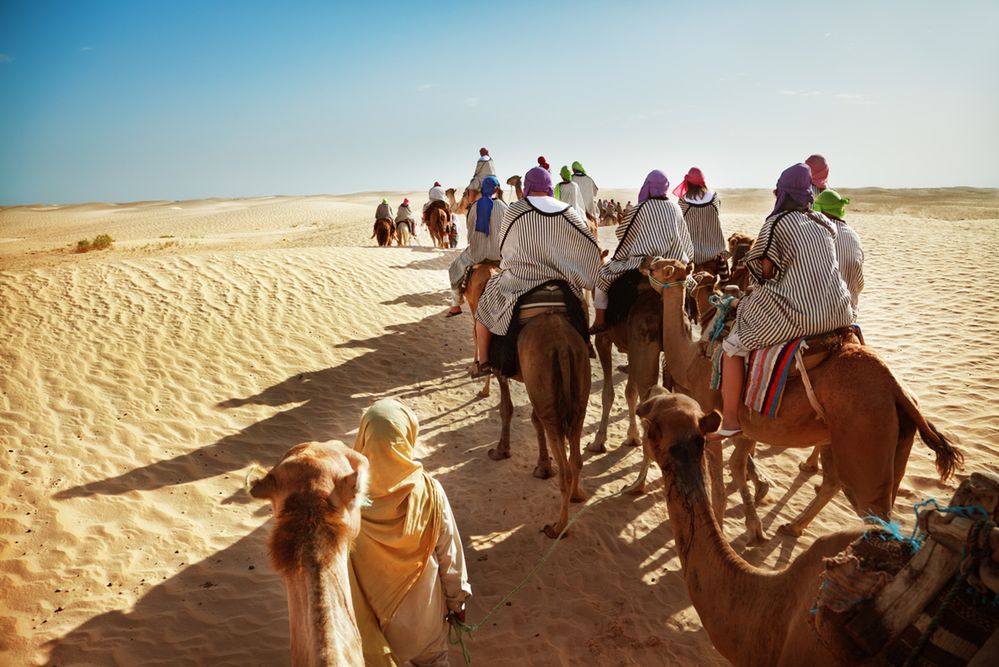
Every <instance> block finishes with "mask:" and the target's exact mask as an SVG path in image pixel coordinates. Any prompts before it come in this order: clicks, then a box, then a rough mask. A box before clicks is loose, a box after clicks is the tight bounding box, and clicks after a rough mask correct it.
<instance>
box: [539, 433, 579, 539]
mask: <svg viewBox="0 0 999 667" xmlns="http://www.w3.org/2000/svg"><path fill="white" fill-rule="evenodd" d="M542 427H543V429H544V432H545V439H546V440H547V442H548V449H549V450H550V451H552V452H554V453H555V458H556V459H557V463H558V483H559V484H558V485H559V490H560V491H561V495H562V506H561V509H560V510H559V518H558V522H557V523H555V524H554V525H552V524H546V525H545V526H544V528H542V530H543V531H544V533H545V535H547V536H548V537H550V538H552V539H554V538H557V537H558V536H559V535H560V534H561V533H562V531H563V530H565V527H566V526H567V525H568V524H569V497H570V496H571V495H572V483H573V482H572V472H571V471H570V470H569V462H568V461H567V460H566V459H567V457H566V452H565V443H564V442H562V440H563V438H562V436H561V435H560V434H559V432H558V428H557V427H556V426H555V425H553V424H543V425H542Z"/></svg>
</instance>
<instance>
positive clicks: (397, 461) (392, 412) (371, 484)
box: [351, 398, 443, 627]
mask: <svg viewBox="0 0 999 667" xmlns="http://www.w3.org/2000/svg"><path fill="white" fill-rule="evenodd" d="M419 429H420V425H419V422H418V421H417V419H416V415H415V414H413V411H412V410H410V409H409V408H407V407H406V406H405V405H403V404H402V403H400V402H399V401H397V400H395V399H392V398H385V399H382V400H380V401H376V402H375V403H374V404H373V405H372V406H371V407H370V408H368V410H367V412H365V413H364V416H363V417H361V426H360V428H359V429H358V431H357V440H356V441H355V442H354V449H355V450H356V451H359V452H361V453H362V454H364V455H365V456H366V457H368V463H369V464H370V468H369V470H370V474H369V481H368V498H369V500H370V503H371V504H370V505H369V506H368V507H365V508H363V509H362V510H361V533H360V535H358V537H357V542H356V543H355V545H354V551H353V553H352V554H351V560H352V563H353V567H354V571H355V573H356V575H357V581H358V584H359V587H360V589H361V593H362V594H363V596H364V598H365V599H366V600H367V602H368V604H369V605H370V606H371V610H372V611H373V612H374V615H375V617H376V618H377V619H378V623H379V625H380V626H381V627H385V624H386V623H387V622H388V621H389V620H390V619H391V618H392V616H393V615H395V612H396V610H397V609H398V608H399V604H400V603H402V600H403V598H405V597H406V594H407V593H408V592H409V590H410V589H411V588H412V587H413V585H414V584H415V583H416V581H417V580H418V579H419V578H420V575H421V574H422V573H423V568H424V567H426V564H427V561H428V560H429V559H430V554H431V553H433V550H434V546H435V545H436V544H437V537H438V536H439V534H440V525H441V521H442V520H443V506H442V502H441V498H440V494H439V493H438V492H437V486H436V485H435V484H434V483H433V480H431V478H430V476H429V475H427V473H425V472H424V471H423V466H422V465H421V464H419V463H417V462H416V461H414V460H413V449H414V447H415V446H416V437H417V435H418V433H419Z"/></svg>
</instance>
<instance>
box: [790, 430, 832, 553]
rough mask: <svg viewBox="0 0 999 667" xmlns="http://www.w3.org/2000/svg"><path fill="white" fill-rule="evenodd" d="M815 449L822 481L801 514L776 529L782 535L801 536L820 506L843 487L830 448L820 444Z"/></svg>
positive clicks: (819, 510)
mask: <svg viewBox="0 0 999 667" xmlns="http://www.w3.org/2000/svg"><path fill="white" fill-rule="evenodd" d="M817 449H818V450H819V457H820V459H821V460H822V483H821V484H820V485H819V488H818V489H816V491H815V497H814V498H812V502H810V503H808V506H807V507H805V509H804V510H802V512H801V514H799V515H798V516H796V517H795V518H794V520H792V521H790V522H789V523H785V524H782V525H781V526H780V527H779V528H778V529H777V532H779V533H781V534H782V535H791V536H793V537H801V534H802V533H803V532H804V531H805V528H807V527H808V524H810V523H811V522H812V519H814V518H815V517H816V516H818V514H819V512H821V511H822V508H823V507H825V506H826V503H828V502H829V501H830V500H832V497H833V496H835V495H836V492H837V491H839V490H840V489H841V488H842V487H843V485H842V484H841V483H840V480H839V473H838V472H837V470H836V461H835V460H834V459H833V455H832V448H831V447H829V446H822V445H820V446H819V447H817Z"/></svg>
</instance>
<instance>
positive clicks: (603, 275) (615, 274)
mask: <svg viewBox="0 0 999 667" xmlns="http://www.w3.org/2000/svg"><path fill="white" fill-rule="evenodd" d="M615 233H616V234H617V238H618V244H617V250H615V251H614V256H613V257H612V258H611V260H610V261H609V262H607V263H606V264H604V265H603V266H601V267H600V280H599V281H598V282H597V287H599V288H600V289H602V290H608V289H610V286H611V285H612V284H613V283H614V281H615V280H617V279H618V278H620V277H621V275H622V274H624V273H625V272H627V271H630V270H631V269H637V268H638V265H639V264H641V263H642V258H643V257H665V258H666V259H678V260H680V261H682V262H685V263H686V262H689V261H690V257H691V255H692V254H693V252H694V249H693V246H692V244H691V242H690V233H689V232H688V231H687V225H686V224H684V222H683V214H682V213H680V207H679V206H677V205H676V203H675V202H672V201H670V200H669V199H667V198H665V197H662V198H659V197H650V198H648V199H646V200H645V201H644V202H642V203H641V204H639V205H638V206H632V207H631V208H629V209H628V211H627V212H626V213H625V214H624V221H623V222H622V223H621V224H620V225H618V226H617V229H616V230H615Z"/></svg>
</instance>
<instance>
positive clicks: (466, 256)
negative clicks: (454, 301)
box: [447, 199, 507, 289]
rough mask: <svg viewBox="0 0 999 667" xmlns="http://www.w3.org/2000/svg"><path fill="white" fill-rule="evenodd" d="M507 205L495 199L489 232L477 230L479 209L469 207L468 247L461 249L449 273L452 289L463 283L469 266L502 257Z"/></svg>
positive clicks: (473, 206)
mask: <svg viewBox="0 0 999 667" xmlns="http://www.w3.org/2000/svg"><path fill="white" fill-rule="evenodd" d="M506 210H507V205H506V204H505V203H503V202H502V201H499V200H498V199H494V200H493V212H492V214H491V215H490V216H489V234H483V233H482V232H477V231H475V220H476V215H477V214H478V211H477V210H476V206H475V204H472V207H471V208H470V209H468V215H467V216H466V219H467V222H468V247H466V248H465V249H464V250H462V251H461V254H460V255H458V256H457V257H455V258H454V261H453V262H451V267H450V268H449V269H448V272H447V275H448V278H449V279H450V280H451V289H457V287H458V285H459V283H461V279H462V277H463V276H464V275H465V271H467V270H468V269H469V267H471V266H474V265H475V264H478V263H479V262H484V261H486V260H487V259H494V260H499V258H500V247H499V244H500V229H501V228H502V226H503V218H504V216H505V215H506Z"/></svg>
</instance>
